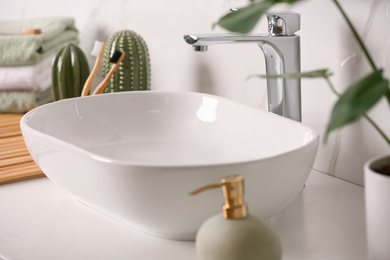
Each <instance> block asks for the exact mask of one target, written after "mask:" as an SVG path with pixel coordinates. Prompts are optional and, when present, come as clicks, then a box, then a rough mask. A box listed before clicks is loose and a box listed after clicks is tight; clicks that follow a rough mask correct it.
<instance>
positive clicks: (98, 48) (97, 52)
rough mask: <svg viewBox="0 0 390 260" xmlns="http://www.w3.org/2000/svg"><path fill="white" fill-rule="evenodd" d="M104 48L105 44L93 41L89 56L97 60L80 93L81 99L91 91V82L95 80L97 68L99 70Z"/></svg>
mask: <svg viewBox="0 0 390 260" xmlns="http://www.w3.org/2000/svg"><path fill="white" fill-rule="evenodd" d="M105 47H106V43H104V42H99V41H95V45H94V47H93V50H92V52H91V54H92V55H93V56H96V57H97V58H96V61H95V65H94V66H93V69H92V71H91V74H89V77H88V78H87V80H86V81H85V83H84V87H83V91H82V92H81V96H82V97H85V96H87V95H88V94H89V90H90V89H91V85H92V82H93V80H94V79H95V76H96V73H97V71H98V68H99V64H100V61H101V60H102V57H103V53H104V48H105Z"/></svg>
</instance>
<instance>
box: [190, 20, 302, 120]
mask: <svg viewBox="0 0 390 260" xmlns="http://www.w3.org/2000/svg"><path fill="white" fill-rule="evenodd" d="M267 19H268V34H189V35H185V36H184V40H185V41H186V42H187V43H188V44H191V45H192V46H193V49H194V51H197V52H205V51H207V49H208V46H209V45H214V44H241V43H252V44H257V45H258V46H259V47H260V48H261V49H262V50H263V53H264V56H265V64H266V74H267V75H276V74H290V73H299V72H300V71H301V58H300V38H299V35H296V34H295V32H297V31H298V30H299V29H300V14H298V13H295V12H270V13H268V14H267ZM267 95H268V110H269V111H271V112H273V113H275V114H278V115H281V116H284V117H288V118H291V119H294V120H297V121H301V80H300V78H267Z"/></svg>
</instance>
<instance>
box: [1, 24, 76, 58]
mask: <svg viewBox="0 0 390 260" xmlns="http://www.w3.org/2000/svg"><path fill="white" fill-rule="evenodd" d="M3 26H4V27H20V28H37V29H41V31H42V33H41V34H33V35H0V66H17V65H32V64H36V63H38V62H40V61H41V60H42V59H44V58H45V57H47V56H48V55H50V54H52V53H54V52H56V51H58V50H59V49H60V48H61V47H62V46H63V45H65V44H68V43H74V44H78V42H79V40H78V31H77V29H76V27H75V24H74V19H73V18H68V17H55V18H49V17H46V18H31V19H24V20H18V21H0V31H1V27H3Z"/></svg>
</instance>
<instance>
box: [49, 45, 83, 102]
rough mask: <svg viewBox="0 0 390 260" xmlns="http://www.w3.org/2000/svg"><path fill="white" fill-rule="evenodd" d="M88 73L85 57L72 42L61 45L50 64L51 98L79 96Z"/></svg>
mask: <svg viewBox="0 0 390 260" xmlns="http://www.w3.org/2000/svg"><path fill="white" fill-rule="evenodd" d="M88 75H89V67H88V62H87V59H86V57H85V55H84V53H83V51H82V50H81V49H80V48H79V47H77V46H76V45H74V44H68V45H66V46H64V47H62V48H61V49H60V50H59V51H58V52H57V54H56V56H55V58H54V61H53V65H52V96H53V100H54V101H56V100H60V99H64V98H71V97H79V96H80V94H81V91H82V88H83V86H84V83H85V81H86V80H87V78H88Z"/></svg>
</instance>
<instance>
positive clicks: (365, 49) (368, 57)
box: [333, 0, 378, 71]
mask: <svg viewBox="0 0 390 260" xmlns="http://www.w3.org/2000/svg"><path fill="white" fill-rule="evenodd" d="M333 2H334V3H335V4H336V6H337V8H338V9H339V10H340V12H341V14H342V15H343V17H344V19H345V20H346V22H347V24H348V26H349V28H350V29H351V31H352V33H353V35H354V36H355V39H356V41H357V42H358V43H359V45H360V47H361V48H362V50H363V52H364V54H365V55H366V57H367V59H368V62H369V63H370V65H371V67H372V69H373V70H375V71H376V70H378V69H377V68H376V66H375V63H374V61H373V59H372V58H371V55H370V54H369V53H368V50H367V48H366V46H365V45H364V43H363V41H362V39H361V38H360V36H359V34H358V33H357V31H356V30H355V27H354V26H353V25H352V22H351V20H350V19H349V18H348V16H347V14H346V13H345V12H344V9H343V8H342V7H341V5H340V4H339V2H338V0H333Z"/></svg>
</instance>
